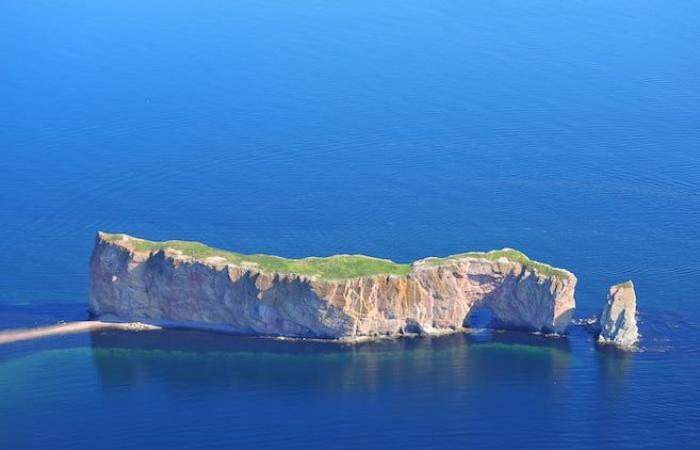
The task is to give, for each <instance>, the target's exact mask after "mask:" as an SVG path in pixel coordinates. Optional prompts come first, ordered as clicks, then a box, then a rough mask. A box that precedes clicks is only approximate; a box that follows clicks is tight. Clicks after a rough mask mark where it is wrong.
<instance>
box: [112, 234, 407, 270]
mask: <svg viewBox="0 0 700 450" xmlns="http://www.w3.org/2000/svg"><path fill="white" fill-rule="evenodd" d="M124 237H125V235H124V234H108V233H102V238H103V239H105V240H107V241H110V242H116V241H121V240H122V239H124ZM127 242H128V246H130V247H131V248H133V249H134V250H136V251H152V252H157V251H159V250H165V249H166V248H170V249H173V250H178V251H180V252H182V253H183V254H184V255H186V256H190V257H192V258H195V259H205V258H210V257H221V258H223V259H224V260H225V262H227V263H231V264H236V265H241V264H244V263H247V264H255V265H257V266H258V267H259V268H260V269H262V270H268V271H274V272H284V273H297V274H300V275H310V276H313V275H318V276H320V277H323V278H328V279H343V278H355V277H363V276H369V275H406V274H407V273H408V272H410V270H411V265H410V264H399V263H395V262H394V261H390V260H388V259H380V258H372V257H370V256H363V255H334V256H329V257H326V258H317V257H309V258H302V259H289V258H282V257H280V256H272V255H262V254H256V255H244V254H241V253H235V252H230V251H227V250H220V249H217V248H213V247H209V246H208V245H204V244H202V243H201V242H189V241H165V242H153V241H146V240H142V239H136V238H131V237H129V238H128V241H124V243H127Z"/></svg>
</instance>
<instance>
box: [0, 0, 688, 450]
mask: <svg viewBox="0 0 700 450" xmlns="http://www.w3.org/2000/svg"><path fill="white" fill-rule="evenodd" d="M698 23H700V4H698V3H697V2H692V1H681V0H674V1H656V0H648V1H642V2H640V1H631V0H620V1H616V2H606V1H601V0H591V1H569V2H561V1H555V0H532V1H528V2H521V1H515V0H495V1H489V2H472V1H468V2H457V1H443V2H435V1H428V0H404V1H395V0H387V1H382V2H376V1H362V0H349V1H344V2H339V1H330V0H295V1H287V0H284V1H277V2H261V1H251V0H241V1H232V2H224V1H214V0H205V1H200V2H195V1H184V0H176V1H162V0H153V1H149V2H138V1H133V0H132V1H109V0H105V1H100V2H84V1H77V0H71V1H68V0H54V1H50V2H49V1H37V2H22V1H18V0H17V1H16V0H3V1H2V2H0V233H1V234H2V239H0V330H1V329H9V328H15V327H29V326H35V325H41V324H50V323H56V322H57V321H60V320H66V321H70V320H80V319H83V318H85V317H87V312H86V307H87V284H88V259H89V256H90V251H91V248H92V245H93V243H94V239H95V234H96V232H97V231H98V230H105V231H111V232H125V233H129V234H131V235H134V236H139V237H143V238H147V239H153V240H166V239H184V240H198V241H202V242H205V243H207V244H210V245H212V246H215V247H220V248H225V249H231V250H235V251H239V252H242V253H258V252H260V253H269V254H277V255H281V256H285V257H303V256H310V255H314V256H325V255H331V254H335V253H362V254H368V255H372V256H379V257H384V258H391V259H393V260H396V261H400V262H409V261H412V260H415V259H419V258H422V257H426V256H431V255H433V256H444V255H449V254H454V253H459V252H464V251H470V250H490V249H495V248H502V247H512V248H516V249H519V250H521V251H523V252H525V253H526V254H527V255H528V256H530V257H531V258H533V259H537V260H540V261H544V262H547V263H551V264H553V265H555V266H559V267H564V268H567V269H569V270H571V271H572V272H574V273H575V274H576V276H577V277H578V280H579V282H578V287H577V290H576V301H577V307H578V308H577V312H576V317H577V318H578V319H584V318H588V317H591V316H593V315H595V314H597V313H598V312H599V311H600V308H601V306H602V304H603V301H604V299H605V294H606V292H607V288H608V287H609V286H610V285H612V284H615V283H618V282H621V281H624V280H627V279H632V280H633V281H634V283H635V286H636V290H637V297H638V307H639V319H640V332H641V334H642V340H641V343H640V349H639V351H637V352H631V353H630V352H621V351H616V350H614V349H610V348H605V349H600V348H596V347H595V345H594V342H593V338H592V336H590V335H589V334H588V333H587V332H586V331H585V330H584V329H583V328H582V327H579V326H574V327H572V328H571V330H570V332H569V334H568V335H567V336H564V337H545V336H538V335H533V334H528V333H524V332H505V331H499V330H493V329H490V328H489V327H488V321H487V320H485V321H483V323H478V324H475V325H478V326H477V327H476V328H475V330H474V331H473V332H471V333H468V334H458V335H454V336H445V337H439V338H437V337H436V338H415V339H403V340H391V341H381V342H375V343H365V344H361V345H339V344H333V343H318V342H293V341H285V340H278V339H259V338H246V337H236V336H227V335H223V334H212V333H203V332H184V331H162V332H153V333H136V334H134V333H123V332H95V333H91V334H82V335H73V336H62V337H52V338H46V339H42V340H37V341H31V342H20V343H14V344H9V345H3V346H0V448H3V449H33V448H85V447H95V446H99V447H102V448H123V447H127V446H130V447H146V448H166V447H167V448H203V447H216V448H270V449H274V448H299V447H304V448H320V447H325V448H339V449H340V448H348V449H355V448H360V447H364V448H398V447H401V448H423V449H424V448H469V447H473V448H504V447H517V448H552V449H560V448H591V449H592V448H595V449H606V448H610V449H613V448H614V449H619V448H635V449H637V448H669V447H670V448H679V449H684V448H695V447H696V446H697V442H698V440H699V439H700V390H699V389H698V386H697V382H698V380H699V379H700V358H699V357H700V301H699V300H700V299H699V298H698V295H699V294H698V292H700V258H698V255H700V231H699V230H700V228H699V225H700V126H699V125H698V124H700V89H698V88H699V87H700V52H698V51H697V49H698V48H700V28H699V27H698V26H697V24H698Z"/></svg>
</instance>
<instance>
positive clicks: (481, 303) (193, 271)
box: [90, 233, 576, 340]
mask: <svg viewBox="0 0 700 450" xmlns="http://www.w3.org/2000/svg"><path fill="white" fill-rule="evenodd" d="M112 236H114V235H106V234H103V233H100V234H99V235H98V237H97V240H96V243H95V248H94V250H93V254H92V258H91V262H90V312H91V313H92V314H93V315H94V316H97V317H101V318H103V319H105V318H106V319H118V320H128V321H142V322H149V323H154V324H161V325H163V324H165V325H167V324H179V325H184V326H209V327H216V328H221V329H226V330H229V331H232V332H236V333H244V334H253V335H271V336H289V337H308V338H332V339H349V340H354V339H362V338H369V337H377V336H394V335H401V334H406V333H423V334H439V333H445V332H451V331H455V330H460V329H462V327H464V326H465V324H466V323H467V321H468V318H469V315H470V313H471V312H472V311H473V310H474V309H475V308H477V307H485V308H488V309H490V310H491V311H492V313H493V316H494V318H495V319H496V320H497V321H498V322H499V323H500V324H502V325H504V326H508V327H515V328H523V329H528V330H537V331H543V332H556V333H561V332H563V331H564V330H565V328H566V327H567V325H568V324H569V321H570V319H571V315H572V313H573V310H574V306H575V304H574V288H575V286H576V277H575V276H574V275H573V274H571V273H570V272H568V271H565V270H562V269H554V268H552V267H550V266H546V265H543V264H539V263H534V262H532V261H529V260H525V261H520V262H518V261H512V260H509V259H508V258H505V257H498V258H493V257H492V258H489V257H488V255H493V254H485V255H487V256H484V257H479V256H460V257H451V258H449V259H444V260H431V259H426V260H420V261H416V262H414V263H413V264H412V265H411V266H410V268H407V271H408V273H407V274H405V275H368V276H361V277H355V278H346V279H328V278H326V277H321V276H318V275H303V274H296V273H285V272H279V271H270V270H267V269H262V268H261V267H259V266H258V265H256V264H249V263H246V262H243V263H238V264H235V263H231V262H230V261H226V259H225V258H222V257H216V256H215V257H211V256H210V257H207V258H194V257H192V256H187V255H185V254H183V253H182V252H180V251H177V250H174V249H169V248H167V247H162V248H160V249H158V250H146V251H144V250H143V249H142V247H140V246H138V245H135V243H139V242H149V241H142V240H139V239H136V238H132V237H129V236H126V235H119V236H122V237H120V238H119V239H117V240H115V239H114V238H113V237H112ZM436 261H437V263H436ZM409 269H410V270H409Z"/></svg>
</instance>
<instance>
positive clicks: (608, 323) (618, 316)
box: [598, 281, 639, 349]
mask: <svg viewBox="0 0 700 450" xmlns="http://www.w3.org/2000/svg"><path fill="white" fill-rule="evenodd" d="M599 325H600V335H599V336H598V343H600V344H614V345H617V346H618V347H621V348H623V349H630V348H633V347H634V345H635V344H636V343H637V341H638V340H639V330H638V329H637V296H636V295H635V292H634V284H632V281H626V282H624V283H620V284H616V285H615V286H612V287H610V290H609V291H608V296H607V298H606V299H605V305H604V306H603V312H602V313H601V315H600V320H599Z"/></svg>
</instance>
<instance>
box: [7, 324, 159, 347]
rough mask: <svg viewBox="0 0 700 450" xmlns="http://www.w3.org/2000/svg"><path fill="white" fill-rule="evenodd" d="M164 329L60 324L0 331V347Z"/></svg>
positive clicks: (140, 326) (128, 325)
mask: <svg viewBox="0 0 700 450" xmlns="http://www.w3.org/2000/svg"><path fill="white" fill-rule="evenodd" d="M161 328H162V327H159V326H157V325H150V324H145V323H141V322H103V321H100V320H83V321H80V322H69V323H60V324H56V325H48V326H43V327H37V328H22V329H17V330H6V331H0V345H2V344H9V343H12V342H18V341H27V340H31V339H41V338H44V337H48V336H57V335H63V334H74V333H85V332H90V331H98V330H121V331H150V330H160V329H161Z"/></svg>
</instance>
